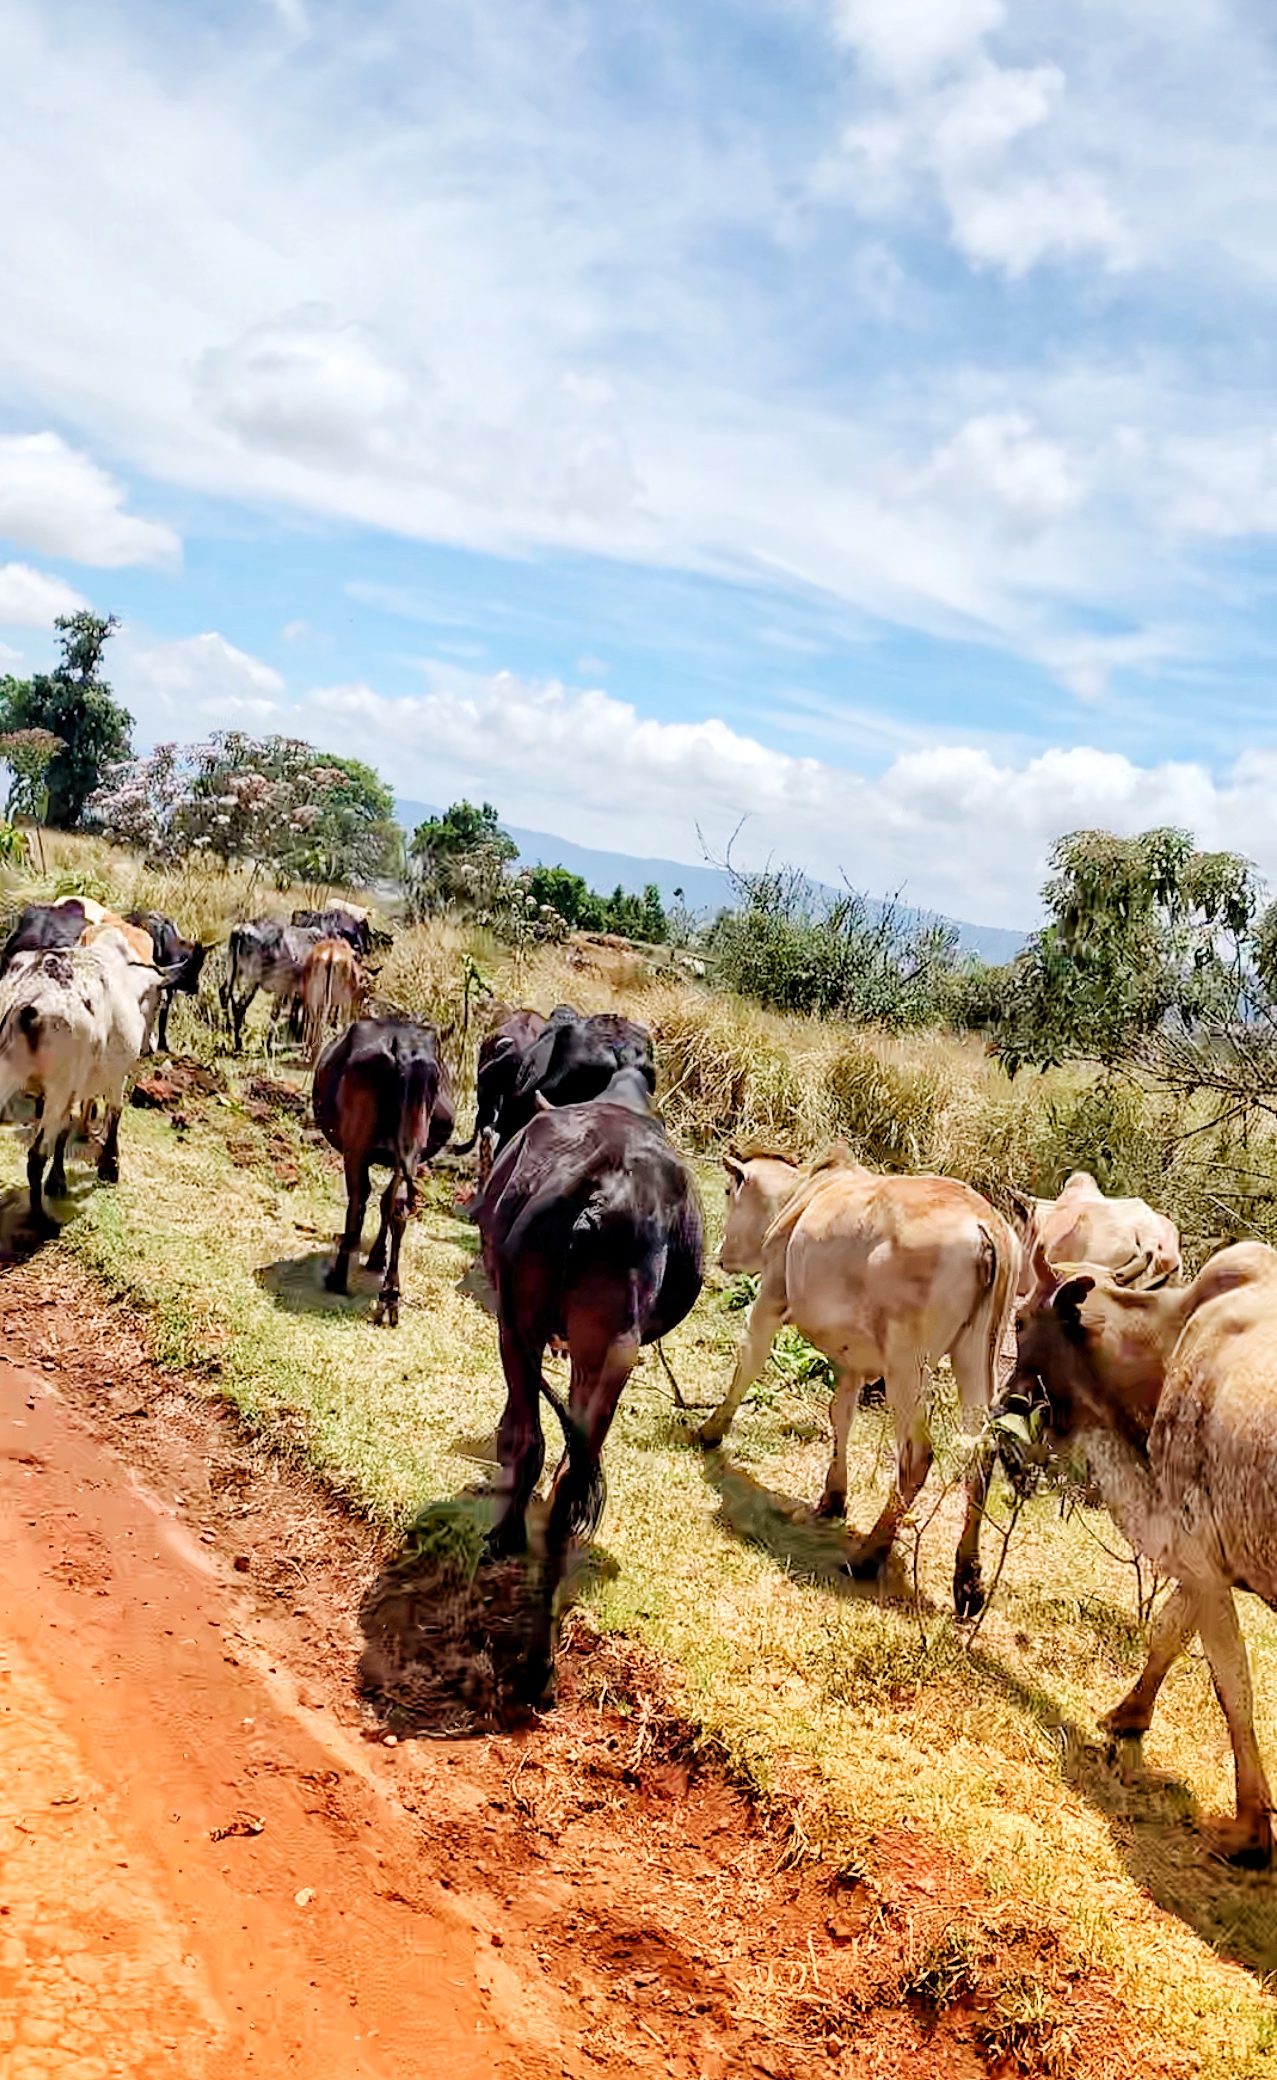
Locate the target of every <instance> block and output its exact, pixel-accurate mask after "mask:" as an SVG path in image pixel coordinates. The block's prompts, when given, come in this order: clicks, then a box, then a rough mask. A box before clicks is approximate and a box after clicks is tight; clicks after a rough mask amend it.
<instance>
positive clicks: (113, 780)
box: [89, 730, 401, 885]
mask: <svg viewBox="0 0 1277 2080" xmlns="http://www.w3.org/2000/svg"><path fill="white" fill-rule="evenodd" d="M89 813H90V815H91V816H92V818H93V820H94V821H95V822H96V823H97V824H99V825H100V827H101V828H102V830H103V831H104V832H105V833H106V835H107V836H108V837H111V838H114V839H116V840H117V842H119V843H120V844H123V845H133V846H136V847H137V848H138V849H139V850H140V851H143V852H145V853H146V854H147V856H148V857H149V858H152V859H157V860H173V859H179V858H181V857H182V856H183V855H184V854H185V853H187V852H192V851H195V852H205V853H208V854H210V855H211V856H212V857H214V858H216V859H220V860H221V861H222V863H223V865H224V866H225V865H229V864H230V863H231V861H233V860H251V861H252V862H253V864H254V865H255V866H259V867H265V868H267V869H268V870H269V871H271V872H272V873H274V874H275V876H276V877H277V878H278V879H279V880H280V881H287V880H289V879H298V880H306V881H313V882H317V883H322V884H325V885H330V884H331V883H333V882H354V883H356V884H360V885H362V884H364V883H367V882H369V881H372V880H375V879H377V878H378V877H379V876H380V875H382V874H386V873H391V872H393V871H394V870H395V868H396V867H397V865H398V860H399V850H400V842H401V841H400V833H399V829H398V826H397V825H396V823H395V822H394V802H393V799H392V797H391V795H390V792H389V790H388V789H387V787H386V786H385V785H384V783H383V782H382V781H381V780H379V779H378V777H377V775H376V774H375V773H374V772H373V771H372V770H371V768H370V767H368V766H366V765H363V764H362V763H361V761H360V760H359V759H355V758H336V757H332V756H329V755H327V754H325V753H323V752H320V751H316V750H315V748H314V746H313V745H311V744H307V743H305V742H304V741H303V740H302V739H301V738H299V737H279V736H271V737H250V736H247V735H245V734H244V733H243V732H242V731H239V730H222V731H218V732H217V733H216V734H215V735H214V736H212V737H210V738H209V739H208V740H207V741H206V742H204V743H201V744H184V745H179V744H160V745H158V746H157V747H156V749H155V750H154V751H153V752H151V753H150V755H149V756H148V757H146V758H137V759H131V760H129V761H127V762H126V763H123V764H121V765H120V766H118V767H116V768H114V769H113V770H112V771H111V773H110V774H109V776H108V779H107V781H106V783H105V784H104V785H103V786H102V787H101V788H100V789H99V790H98V791H97V793H96V794H95V795H94V796H93V797H92V800H91V802H90V804H89Z"/></svg>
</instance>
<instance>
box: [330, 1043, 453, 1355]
mask: <svg viewBox="0 0 1277 2080" xmlns="http://www.w3.org/2000/svg"><path fill="white" fill-rule="evenodd" d="M314 1101H315V1120H316V1123H317V1124H318V1126H319V1128H320V1130H321V1131H322V1133H323V1134H324V1135H325V1136H326V1138H327V1139H328V1140H329V1141H330V1142H331V1143H332V1145H333V1147H334V1148H335V1149H337V1150H339V1151H340V1153H341V1156H342V1159H343V1161H344V1163H345V1167H346V1227H345V1231H344V1233H343V1235H342V1238H341V1244H340V1246H339V1248H338V1251H337V1260H336V1262H335V1263H334V1265H333V1267H332V1269H331V1271H330V1272H329V1273H328V1276H327V1277H326V1278H325V1280H324V1284H325V1285H326V1286H327V1288H328V1290H329V1292H330V1293H344V1292H345V1291H346V1290H347V1281H348V1277H349V1272H350V1260H351V1258H352V1256H355V1255H357V1254H358V1251H359V1243H360V1237H361V1236H362V1234H363V1227H364V1213H365V1211H366V1209H367V1205H368V1194H369V1191H370V1189H371V1179H370V1177H369V1167H370V1165H371V1164H373V1163H376V1164H378V1165H379V1166H384V1167H385V1168H386V1169H388V1170H389V1172H390V1183H389V1184H388V1185H387V1186H386V1190H385V1192H384V1194H383V1196H382V1201H381V1226H380V1228H379V1229H378V1231H377V1240H376V1241H375V1242H374V1244H373V1246H372V1252H371V1255H370V1256H369V1258H368V1268H369V1270H370V1271H380V1270H381V1269H382V1267H383V1266H385V1271H386V1276H385V1279H384V1280H383V1282H382V1287H381V1291H380V1293H379V1294H378V1296H377V1313H376V1319H377V1321H378V1322H380V1321H381V1320H382V1318H383V1317H384V1318H385V1320H386V1321H387V1323H388V1324H389V1326H390V1328H392V1329H394V1328H396V1327H397V1326H398V1323H399V1299H400V1293H399V1252H400V1249H401V1247H402V1244H403V1236H404V1229H405V1227H406V1226H407V1222H408V1216H409V1214H410V1213H412V1211H413V1210H414V1208H415V1206H416V1201H417V1171H418V1169H419V1168H420V1166H421V1164H422V1163H423V1162H425V1163H429V1162H431V1161H432V1160H433V1158H434V1157H435V1156H436V1155H438V1153H439V1150H440V1149H441V1148H443V1147H444V1146H445V1144H446V1143H447V1141H448V1138H449V1136H450V1134H451V1133H452V1129H453V1126H454V1124H455V1121H456V1110H455V1107H454V1105H453V1100H452V1085H451V1082H450V1080H449V1076H448V1070H447V1067H446V1065H445V1063H444V1061H443V1060H442V1058H441V1056H440V1053H439V1036H438V1034H437V1033H436V1031H435V1029H434V1027H433V1026H425V1025H418V1023H417V1022H416V1020H415V1019H411V1018H360V1019H357V1020H356V1021H355V1023H354V1025H351V1026H347V1028H346V1030H345V1032H344V1033H341V1034H339V1035H338V1037H337V1039H335V1040H333V1041H331V1042H330V1043H329V1045H328V1046H327V1047H326V1048H325V1049H324V1051H323V1053H322V1054H321V1055H320V1057H319V1060H318V1062H317V1063H316V1064H315V1090H314ZM387 1236H389V1238H390V1259H389V1263H387V1260H386V1240H387Z"/></svg>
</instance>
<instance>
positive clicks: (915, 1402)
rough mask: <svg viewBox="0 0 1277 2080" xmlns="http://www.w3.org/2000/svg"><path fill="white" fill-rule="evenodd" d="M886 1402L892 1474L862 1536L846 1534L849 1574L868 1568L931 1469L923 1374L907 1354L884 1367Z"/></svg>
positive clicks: (878, 1561)
mask: <svg viewBox="0 0 1277 2080" xmlns="http://www.w3.org/2000/svg"><path fill="white" fill-rule="evenodd" d="M885 1376H886V1381H887V1402H888V1405H889V1406H890V1409H891V1413H892V1415H893V1417H894V1419H895V1425H896V1478H895V1481H894V1483H893V1485H892V1490H891V1493H890V1495H889V1496H888V1498H887V1503H886V1507H885V1508H884V1509H883V1511H882V1513H881V1515H880V1516H879V1518H878V1521H877V1523H876V1524H875V1525H874V1526H873V1529H872V1530H871V1531H868V1532H866V1534H865V1536H864V1537H863V1538H861V1539H858V1540H856V1541H855V1542H854V1544H853V1543H852V1542H851V1540H850V1539H849V1540H848V1552H847V1560H846V1565H847V1568H848V1570H849V1572H850V1573H852V1574H873V1573H875V1572H876V1571H877V1569H878V1568H879V1567H880V1566H881V1565H882V1563H883V1561H884V1560H885V1559H886V1557H887V1554H888V1553H889V1552H890V1551H891V1548H892V1545H893V1544H894V1542H895V1537H896V1533H897V1531H898V1530H899V1529H900V1524H901V1519H902V1518H903V1517H904V1516H905V1515H906V1514H907V1512H908V1510H909V1507H910V1504H911V1503H912V1502H913V1500H914V1497H915V1496H916V1495H917V1494H918V1492H919V1490H920V1489H921V1487H922V1484H923V1482H924V1481H925V1480H926V1478H927V1475H928V1474H929V1473H930V1471H931V1460H932V1456H933V1454H932V1449H931V1432H930V1429H929V1428H928V1424H927V1402H926V1374H925V1371H924V1369H923V1367H922V1366H921V1365H920V1364H918V1363H917V1362H916V1360H913V1359H910V1360H909V1361H908V1362H907V1363H899V1364H894V1365H889V1366H888V1367H887V1370H886V1375H885Z"/></svg>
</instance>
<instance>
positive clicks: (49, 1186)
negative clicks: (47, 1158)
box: [45, 1120, 71, 1199]
mask: <svg viewBox="0 0 1277 2080" xmlns="http://www.w3.org/2000/svg"><path fill="white" fill-rule="evenodd" d="M70 1139H71V1122H70V1120H68V1121H67V1123H66V1125H65V1126H64V1127H63V1129H62V1132H61V1133H60V1134H59V1135H58V1138H57V1140H56V1141H55V1142H54V1144H53V1161H52V1162H51V1163H50V1165H49V1175H48V1180H47V1182H46V1185H45V1190H46V1191H47V1192H48V1194H49V1197H50V1198H51V1199H65V1198H66V1195H67V1142H68V1141H69V1140H70Z"/></svg>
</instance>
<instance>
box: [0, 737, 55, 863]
mask: <svg viewBox="0 0 1277 2080" xmlns="http://www.w3.org/2000/svg"><path fill="white" fill-rule="evenodd" d="M63 748H64V746H63V742H62V739H61V737H55V736H54V734H53V731H52V730H50V729H11V730H8V731H6V732H5V733H4V734H3V735H0V759H3V761H4V763H5V765H7V766H8V768H9V771H10V772H11V773H12V775H13V779H12V780H11V782H10V784H9V795H8V799H7V801H6V802H5V805H4V813H5V818H6V821H7V822H8V824H9V825H10V826H12V825H13V824H14V823H15V822H16V821H17V819H18V817H19V816H25V817H27V818H28V820H29V821H30V822H31V823H33V824H34V825H35V828H36V833H37V837H38V835H39V829H40V825H41V824H42V823H44V822H45V821H46V820H47V818H48V814H49V767H50V765H51V764H52V762H53V760H54V759H55V758H56V757H57V755H58V753H59V751H61V750H62V749H63ZM39 844H40V868H41V872H43V870H44V840H43V839H42V838H41V839H39Z"/></svg>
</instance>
